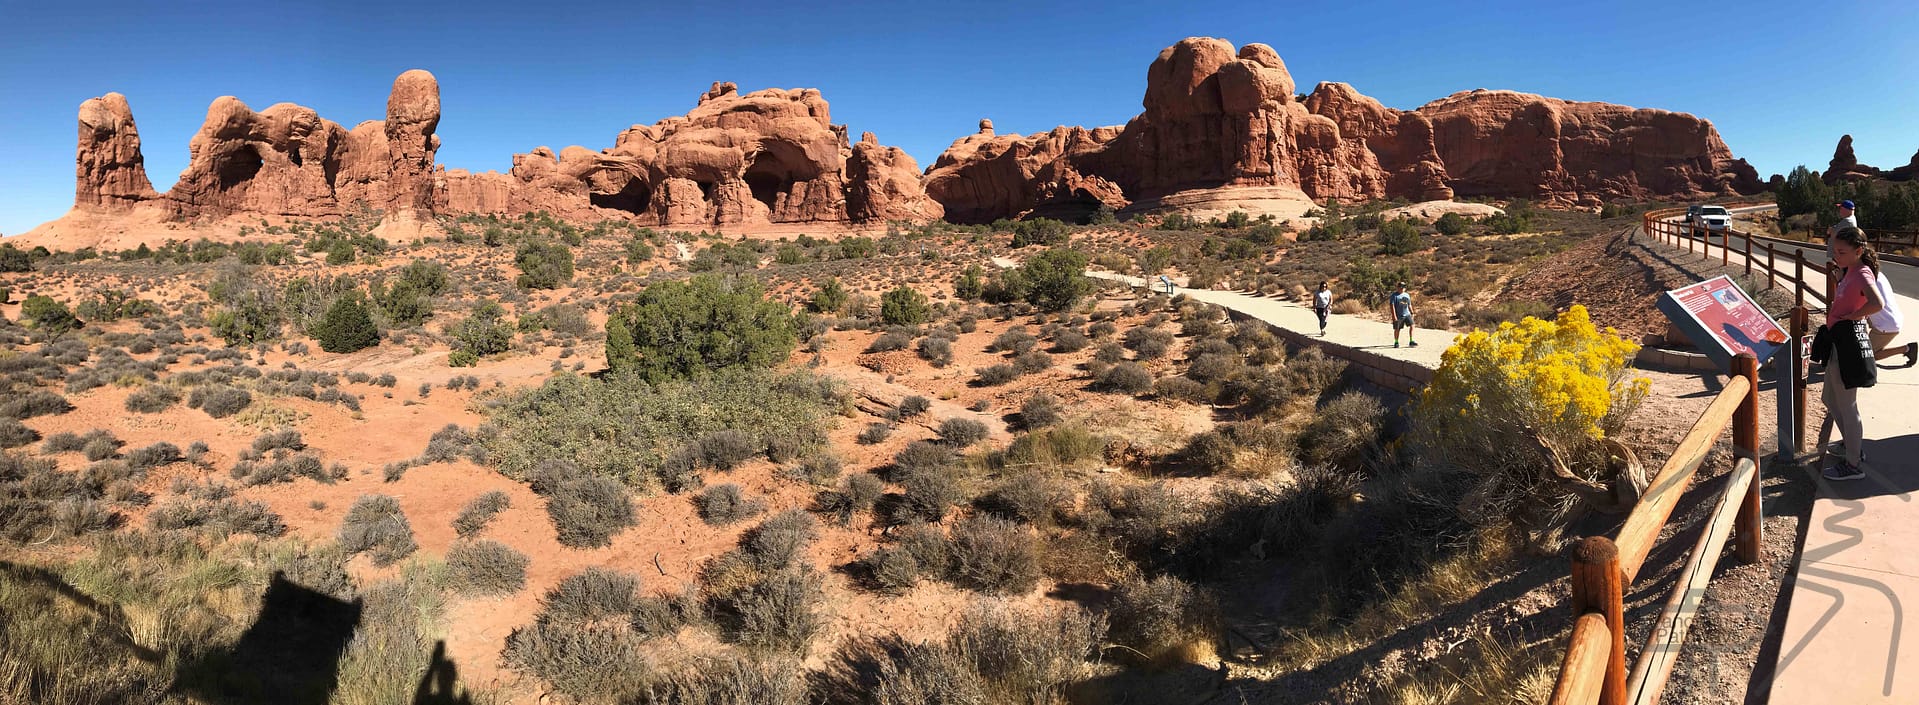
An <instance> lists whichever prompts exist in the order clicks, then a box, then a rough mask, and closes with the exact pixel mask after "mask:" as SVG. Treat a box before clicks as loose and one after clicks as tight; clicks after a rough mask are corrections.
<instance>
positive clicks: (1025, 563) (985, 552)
mask: <svg viewBox="0 0 1919 705" xmlns="http://www.w3.org/2000/svg"><path fill="white" fill-rule="evenodd" d="M952 560H953V563H952V566H953V572H952V576H953V582H955V583H958V584H959V585H961V586H963V587H967V588H972V589H974V590H980V591H983V592H991V593H998V594H1018V593H1023V592H1028V591H1030V590H1032V589H1033V588H1034V586H1036V585H1038V584H1039V577H1040V568H1039V544H1038V541H1037V539H1035V538H1034V536H1033V535H1032V533H1031V532H1029V531H1028V530H1027V529H1026V528H1025V527H1022V526H1020V525H1018V524H1015V523H1012V522H1009V521H1006V520H1004V519H999V518H995V517H973V518H970V519H966V520H964V521H961V522H960V523H958V524H956V525H954V527H953V559H952Z"/></svg>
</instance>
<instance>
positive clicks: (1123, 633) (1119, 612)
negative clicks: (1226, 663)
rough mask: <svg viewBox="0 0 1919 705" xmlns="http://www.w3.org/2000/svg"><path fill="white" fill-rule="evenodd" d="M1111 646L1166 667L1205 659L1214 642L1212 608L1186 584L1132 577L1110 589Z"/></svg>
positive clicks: (1215, 610) (1169, 578) (1216, 628)
mask: <svg viewBox="0 0 1919 705" xmlns="http://www.w3.org/2000/svg"><path fill="white" fill-rule="evenodd" d="M1106 619H1107V623H1108V624H1109V625H1110V631H1109V632H1108V633H1107V637H1108V638H1110V639H1111V640H1112V642H1113V643H1115V644H1118V645H1120V646H1124V647H1126V649H1125V650H1124V651H1123V653H1124V654H1125V655H1126V656H1129V657H1132V659H1133V660H1137V661H1140V662H1144V663H1146V664H1167V663H1169V662H1173V661H1182V660H1183V661H1187V662H1191V660H1193V659H1195V657H1201V656H1206V655H1210V654H1211V653H1213V650H1214V648H1215V644H1216V643H1217V641H1218V639H1219V630H1220V627H1219V614H1218V608H1217V607H1216V606H1215V605H1214V603H1213V601H1212V599H1211V598H1210V597H1208V596H1207V595H1206V594H1205V593H1204V592H1201V590H1200V589H1199V588H1197V587H1194V586H1193V585H1192V584H1190V583H1187V582H1185V581H1183V580H1180V579H1179V578H1176V577H1173V576H1168V575H1162V576H1159V577H1155V578H1152V579H1150V580H1143V579H1138V578H1135V579H1133V580H1130V581H1127V582H1125V583H1121V584H1120V586H1119V587H1118V589H1116V590H1114V591H1113V604H1112V607H1111V609H1110V610H1109V611H1108V612H1107V617H1106Z"/></svg>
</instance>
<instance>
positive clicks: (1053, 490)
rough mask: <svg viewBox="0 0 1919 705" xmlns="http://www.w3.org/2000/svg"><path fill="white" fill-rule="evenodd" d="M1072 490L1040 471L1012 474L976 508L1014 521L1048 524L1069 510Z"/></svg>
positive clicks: (1060, 480)
mask: <svg viewBox="0 0 1919 705" xmlns="http://www.w3.org/2000/svg"><path fill="white" fill-rule="evenodd" d="M1073 500H1074V496H1073V488H1072V487H1071V486H1070V485H1068V484H1067V483H1066V482H1065V481H1064V480H1062V479H1060V478H1058V477H1055V476H1053V475H1049V474H1047V473H1043V472H1026V473H1020V474H1017V475H1014V476H1012V477H1010V478H1007V479H1006V480H1005V481H1003V482H1001V483H1000V484H999V486H997V487H994V488H993V490H992V491H991V492H988V493H986V495H985V496H983V497H981V498H980V499H979V502H978V504H979V507H980V508H981V509H983V510H985V511H988V512H991V513H992V514H994V515H996V516H1000V517H1004V518H1006V519H1011V520H1013V521H1018V522H1024V523H1027V524H1034V525H1046V524H1051V523H1052V522H1053V521H1054V520H1055V519H1056V518H1057V517H1059V516H1061V515H1063V514H1064V513H1065V512H1066V511H1067V510H1069V509H1070V508H1071V507H1072V504H1073Z"/></svg>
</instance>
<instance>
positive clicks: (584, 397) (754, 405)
mask: <svg viewBox="0 0 1919 705" xmlns="http://www.w3.org/2000/svg"><path fill="white" fill-rule="evenodd" d="M844 403H845V401H844V398H843V397H842V396H841V392H840V391H839V390H838V387H836V386H834V385H833V384H831V383H830V382H829V381H827V380H822V379H820V378H817V377H813V376H811V375H808V374H805V373H793V374H786V375H775V374H772V373H768V372H759V371H733V372H726V373H721V374H717V375H713V376H711V377H707V378H703V379H699V380H674V381H667V382H663V383H659V384H651V383H648V382H646V381H645V380H643V379H640V378H638V377H635V376H632V375H613V376H611V377H609V378H607V379H606V380H604V381H596V380H592V379H588V378H584V377H579V376H577V375H571V374H562V375H555V376H553V377H550V378H548V380H547V381H546V383H545V384H543V385H541V386H540V387H538V388H536V389H532V390H527V391H524V392H519V393H517V394H513V395H510V396H507V397H505V398H504V399H503V400H501V401H500V402H497V403H496V405H495V408H494V409H493V418H492V420H491V424H492V425H493V427H494V428H496V429H498V432H497V433H495V434H492V435H490V436H488V437H487V438H486V439H485V443H486V447H487V456H488V460H489V461H490V462H495V463H498V464H499V467H500V470H501V472H503V473H505V474H506V475H507V476H509V477H514V478H520V479H525V478H526V477H527V476H528V473H529V472H530V471H532V470H533V469H534V468H535V467H537V466H539V465H540V464H541V463H542V462H544V461H547V460H549V459H562V460H566V461H568V462H571V463H574V464H577V465H579V466H580V467H581V468H582V469H584V470H586V471H587V472H588V473H589V474H592V475H598V476H603V477H609V478H616V479H619V480H621V481H624V482H627V483H630V484H632V485H634V486H636V487H640V488H650V487H653V486H655V485H656V484H657V483H659V482H661V481H664V480H667V479H668V478H669V477H670V478H672V479H673V480H674V482H675V483H685V482H687V481H696V478H697V477H698V475H697V474H696V473H694V472H693V471H694V470H695V466H697V464H698V460H699V458H700V453H701V452H704V451H705V450H706V449H705V448H704V447H703V446H704V443H701V444H697V445H699V446H701V447H699V448H689V446H692V445H696V444H694V443H693V442H694V441H695V439H702V438H704V437H706V436H707V435H708V434H712V433H715V432H717V431H721V430H725V429H731V430H734V431H736V432H738V433H741V434H744V436H745V437H746V438H749V439H757V440H755V441H753V442H752V443H751V445H750V448H751V450H752V451H757V450H758V449H761V448H772V447H774V446H775V445H778V446H779V447H780V448H782V449H783V451H782V452H790V453H794V454H803V453H804V452H805V451H806V450H808V449H810V448H815V447H818V446H819V444H820V443H821V442H822V440H823V439H824V438H825V428H824V426H825V419H826V415H827V414H828V413H830V412H832V411H837V410H838V409H840V408H842V406H841V405H843V404H844ZM615 429H617V431H615ZM776 441H777V443H776ZM676 458H677V459H678V460H675V462H674V463H673V464H672V466H671V467H669V463H668V461H669V460H674V459H676Z"/></svg>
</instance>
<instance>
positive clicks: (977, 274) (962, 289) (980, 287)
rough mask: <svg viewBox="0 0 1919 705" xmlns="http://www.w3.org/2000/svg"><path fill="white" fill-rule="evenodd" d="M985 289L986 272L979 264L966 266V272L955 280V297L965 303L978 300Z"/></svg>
mask: <svg viewBox="0 0 1919 705" xmlns="http://www.w3.org/2000/svg"><path fill="white" fill-rule="evenodd" d="M985 289H986V277H985V272H984V271H983V270H981V269H980V266H979V265H977V264H969V265H966V270H965V271H962V272H960V275H959V276H958V277H957V278H955V279H953V295H954V296H957V297H959V298H960V299H961V300H964V301H976V300H978V299H979V297H980V293H981V292H983V291H985Z"/></svg>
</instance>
